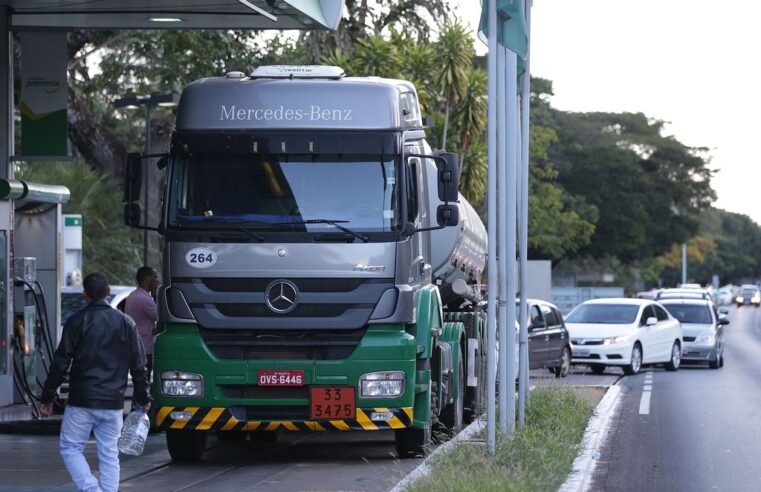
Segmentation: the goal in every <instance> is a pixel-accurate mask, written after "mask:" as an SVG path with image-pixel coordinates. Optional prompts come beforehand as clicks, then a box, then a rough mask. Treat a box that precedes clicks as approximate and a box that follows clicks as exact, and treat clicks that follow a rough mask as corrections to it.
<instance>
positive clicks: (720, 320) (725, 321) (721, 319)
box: [719, 318, 729, 325]
mask: <svg viewBox="0 0 761 492" xmlns="http://www.w3.org/2000/svg"><path fill="white" fill-rule="evenodd" d="M719 324H720V325H728V324H729V320H728V319H727V318H720V319H719Z"/></svg>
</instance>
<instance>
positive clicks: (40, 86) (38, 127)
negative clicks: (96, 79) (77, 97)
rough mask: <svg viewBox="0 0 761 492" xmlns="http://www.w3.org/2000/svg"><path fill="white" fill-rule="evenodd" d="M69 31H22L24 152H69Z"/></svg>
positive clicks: (60, 154) (34, 154)
mask: <svg viewBox="0 0 761 492" xmlns="http://www.w3.org/2000/svg"><path fill="white" fill-rule="evenodd" d="M66 60H67V53H66V32H61V31H58V32H42V31H24V32H22V33H21V108H20V109H21V155H22V156H23V157H26V158H32V157H65V156H67V155H68V153H69V152H68V136H67V121H66V108H67V93H68V90H67V80H66Z"/></svg>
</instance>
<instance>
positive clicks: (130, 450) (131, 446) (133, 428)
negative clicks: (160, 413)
mask: <svg viewBox="0 0 761 492" xmlns="http://www.w3.org/2000/svg"><path fill="white" fill-rule="evenodd" d="M150 427H151V422H150V420H149V419H148V416H147V415H146V414H145V410H144V409H143V408H140V407H138V408H137V409H135V410H134V411H132V412H131V413H130V414H129V415H127V418H126V419H125V420H124V426H123V427H122V434H121V436H119V441H118V447H119V452H121V453H122V454H130V455H132V456H140V455H141V454H143V448H144V447H145V440H146V438H147V437H148V430H149V429H150Z"/></svg>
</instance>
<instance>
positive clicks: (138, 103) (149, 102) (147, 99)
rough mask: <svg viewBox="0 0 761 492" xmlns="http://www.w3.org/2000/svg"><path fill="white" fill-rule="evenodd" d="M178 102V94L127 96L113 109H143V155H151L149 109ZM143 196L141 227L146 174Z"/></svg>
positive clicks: (145, 215) (145, 258) (145, 254)
mask: <svg viewBox="0 0 761 492" xmlns="http://www.w3.org/2000/svg"><path fill="white" fill-rule="evenodd" d="M179 100H180V96H179V94H175V93H169V94H151V95H150V96H128V97H122V98H119V99H117V100H115V101H114V102H113V105H114V109H121V108H128V109H137V108H141V107H142V108H145V153H146V154H150V153H151V108H154V107H157V106H158V107H174V106H177V102H178V101H179ZM143 194H144V195H145V207H144V210H143V225H148V173H146V175H145V176H144V177H143ZM147 264H148V231H147V230H145V229H143V265H147Z"/></svg>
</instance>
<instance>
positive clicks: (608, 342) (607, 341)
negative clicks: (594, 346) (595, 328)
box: [602, 335, 632, 345]
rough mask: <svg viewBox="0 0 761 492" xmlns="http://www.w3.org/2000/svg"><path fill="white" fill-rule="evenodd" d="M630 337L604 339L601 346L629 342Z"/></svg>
mask: <svg viewBox="0 0 761 492" xmlns="http://www.w3.org/2000/svg"><path fill="white" fill-rule="evenodd" d="M631 337H632V336H631V335H621V336H620V337H609V338H604V339H603V342H602V344H603V345H612V344H615V343H624V342H626V341H627V340H629V339H630V338H631Z"/></svg>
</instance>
